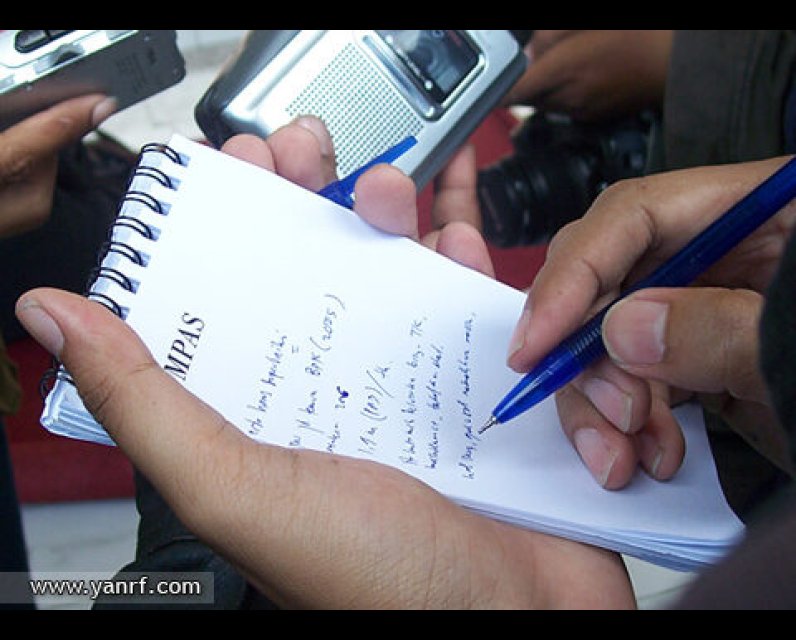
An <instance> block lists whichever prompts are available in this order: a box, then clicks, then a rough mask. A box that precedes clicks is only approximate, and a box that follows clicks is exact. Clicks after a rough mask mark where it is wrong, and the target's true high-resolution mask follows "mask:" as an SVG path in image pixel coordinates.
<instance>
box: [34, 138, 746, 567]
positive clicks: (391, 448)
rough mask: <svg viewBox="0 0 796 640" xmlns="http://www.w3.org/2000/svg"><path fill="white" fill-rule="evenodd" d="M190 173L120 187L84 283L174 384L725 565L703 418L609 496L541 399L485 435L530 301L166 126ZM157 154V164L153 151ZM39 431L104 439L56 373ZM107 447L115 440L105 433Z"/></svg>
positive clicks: (618, 542)
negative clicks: (116, 276) (98, 263)
mask: <svg viewBox="0 0 796 640" xmlns="http://www.w3.org/2000/svg"><path fill="white" fill-rule="evenodd" d="M169 146H171V147H172V148H174V149H175V150H177V151H179V152H180V153H181V154H183V155H184V156H186V157H188V158H189V161H188V164H187V166H186V167H183V166H179V165H176V164H174V163H172V162H170V161H169V160H168V158H167V157H166V156H164V155H162V154H146V155H145V156H144V157H143V160H142V162H143V163H147V164H154V165H157V166H158V167H159V168H160V169H161V170H163V171H164V172H165V173H167V174H168V175H170V176H171V177H172V178H173V179H174V180H175V184H176V188H175V189H173V190H172V189H167V188H165V187H162V186H160V185H159V184H157V182H156V181H155V180H153V179H151V178H148V177H142V178H136V179H135V180H134V181H133V183H132V185H131V190H134V191H143V192H147V193H149V194H151V195H152V196H153V197H154V198H156V199H157V200H158V201H159V202H163V203H166V204H167V208H168V211H167V212H166V215H161V214H159V213H155V212H154V211H151V210H150V209H149V208H148V207H146V206H142V205H140V204H139V203H138V202H137V201H135V200H134V199H130V202H128V203H127V204H126V205H125V207H124V208H123V209H122V213H123V215H127V216H130V217H137V218H140V219H141V220H142V221H144V222H146V223H147V224H148V225H151V226H152V227H157V228H158V229H159V236H158V238H157V240H155V241H153V240H148V239H145V238H144V237H143V236H142V234H140V233H138V232H136V231H135V230H133V229H131V228H130V227H128V226H121V225H119V227H118V229H117V232H116V233H117V239H118V240H119V242H120V243H122V242H123V243H124V244H126V245H128V246H131V247H133V248H135V249H136V251H138V252H140V253H141V254H142V255H144V256H145V257H146V258H147V259H146V265H145V266H137V265H135V264H133V263H132V262H131V261H130V260H129V258H127V257H125V256H124V255H123V254H121V253H117V252H113V253H111V254H108V258H107V259H106V266H111V267H114V268H116V269H118V270H120V271H123V272H124V273H125V274H126V275H127V276H128V277H129V278H130V279H131V281H132V282H133V283H134V285H135V288H136V290H135V292H134V293H130V292H127V291H126V290H125V289H124V288H122V287H121V286H119V285H118V284H116V283H115V282H114V281H113V280H112V279H110V278H101V279H100V280H98V281H97V283H96V285H95V289H96V290H97V291H99V292H101V293H104V294H105V295H107V296H108V297H109V298H111V299H113V300H115V301H116V303H117V304H118V305H119V306H120V307H121V308H122V309H123V310H124V313H125V314H126V320H127V322H128V323H129V324H130V325H131V326H132V327H133V328H134V329H135V330H136V331H137V332H138V334H139V335H140V336H141V337H142V339H143V340H144V341H145V343H146V344H147V345H148V346H149V348H150V350H151V351H152V354H153V356H154V358H155V359H156V360H157V361H158V362H159V363H160V364H161V365H162V366H163V367H164V368H166V370H167V371H169V372H170V373H171V374H172V375H174V377H176V378H177V379H180V380H181V382H183V384H184V385H185V386H186V387H187V388H188V389H190V390H191V391H192V392H194V393H195V394H196V395H198V396H199V397H201V398H202V399H203V400H205V401H206V402H208V403H209V404H210V405H212V406H213V407H214V408H216V409H217V410H218V411H220V412H221V413H222V414H223V415H224V416H225V417H226V418H227V419H229V420H230V421H231V422H233V423H234V424H236V425H237V426H238V427H239V428H240V429H241V430H242V431H244V432H245V433H247V434H249V435H250V436H251V437H252V438H255V439H257V440H260V441H262V442H268V443H272V444H276V445H280V446H285V447H303V448H310V449H317V450H323V451H328V452H330V453H333V454H338V455H345V456H355V457H359V458H365V459H369V460H372V461H374V462H379V463H383V464H386V465H390V466H393V467H397V468H399V469H401V470H403V471H405V472H406V473H408V474H411V475H412V476H415V477H416V478H418V479H420V480H422V481H424V482H426V483H428V484H429V485H431V486H432V487H434V488H436V489H437V490H439V491H441V492H442V493H444V494H446V495H447V496H449V497H450V498H451V499H453V500H455V501H457V502H459V503H461V504H462V505H464V506H466V507H468V508H470V509H473V510H476V511H478V512H481V513H484V514H485V515H488V516H490V517H494V518H498V519H501V520H506V521H509V522H512V523H515V524H517V525H519V526H523V527H529V528H532V529H536V530H541V531H547V532H551V533H555V534H557V535H562V536H565V537H569V538H573V539H576V540H582V541H587V542H592V543H594V544H598V545H601V546H604V547H606V548H609V549H613V550H616V551H620V552H623V553H627V554H630V555H634V556H637V557H640V558H642V559H645V560H648V561H650V562H654V563H656V564H660V565H663V566H667V567H670V568H674V569H683V570H692V569H695V568H698V567H700V566H703V565H706V564H711V563H713V562H715V561H716V560H717V559H718V558H720V557H722V556H723V555H724V554H725V553H726V552H727V551H728V549H729V548H730V547H731V546H732V545H733V544H734V543H735V542H736V541H737V539H738V536H740V535H741V534H742V531H743V527H742V524H741V523H740V521H739V520H738V519H737V517H736V516H735V515H734V513H733V512H732V511H731V509H730V508H729V507H728V505H727V503H726V500H725V498H724V496H723V494H722V491H721V487H720V485H719V482H718V478H717V474H716V470H715V466H714V463H713V459H712V455H711V451H710V448H709V445H708V441H707V437H706V434H705V429H704V424H703V421H702V415H701V411H700V410H699V409H698V408H697V407H695V406H686V407H682V408H680V409H678V412H677V416H678V418H679V420H680V422H681V424H682V427H683V430H684V433H685V435H686V438H687V453H686V459H685V463H684V465H683V468H682V469H681V470H680V472H679V473H678V474H677V476H676V477H675V478H674V479H673V480H671V481H669V482H656V481H653V480H651V479H649V478H648V477H647V476H646V475H645V474H643V473H641V472H639V473H638V475H637V476H636V477H635V478H634V480H633V481H632V483H631V485H630V486H629V487H628V488H626V489H624V490H621V491H613V492H612V491H606V490H604V489H602V488H601V487H599V486H598V485H597V484H596V483H595V481H594V480H593V478H592V477H591V476H590V475H589V473H588V471H587V470H586V469H585V467H584V465H583V463H582V462H581V461H580V460H579V458H578V456H577V454H576V453H575V451H574V449H573V447H572V445H571V444H570V443H569V442H568V441H567V439H566V437H565V436H564V435H563V433H562V430H561V428H560V425H559V421H558V416H557V413H556V409H555V404H554V401H553V400H552V399H550V400H548V401H545V402H543V403H542V404H541V405H539V406H537V407H536V408H534V409H533V410H531V411H529V412H527V413H526V414H525V415H523V416H521V417H519V418H517V419H515V420H513V421H512V422H510V423H508V424H506V425H498V426H496V427H493V428H492V429H491V430H490V431H488V432H487V433H485V434H484V435H483V436H478V435H477V431H478V429H479V428H480V426H481V425H482V424H483V423H484V422H485V421H486V419H487V418H488V417H489V415H490V413H491V411H492V409H493V407H494V405H495V403H496V402H497V401H498V400H499V399H500V398H501V397H502V396H503V395H504V394H505V393H506V391H507V390H508V389H509V388H510V387H512V386H513V385H514V384H515V383H516V382H517V381H518V379H519V376H518V374H516V373H515V372H513V371H511V370H510V369H509V368H508V367H507V366H506V364H505V353H506V348H507V345H508V343H509V339H510V336H511V333H512V331H513V328H514V325H515V323H516V321H517V319H518V318H519V316H520V312H521V310H522V307H523V304H524V300H525V295H524V294H523V293H522V292H520V291H517V290H515V289H512V288H510V287H508V286H506V285H504V284H501V283H499V282H497V281H494V280H492V279H489V278H487V277H485V276H483V275H481V274H478V273H476V272H474V271H472V270H470V269H467V268H465V267H462V266H461V265H458V264H456V263H454V262H452V261H450V260H448V259H446V258H444V257H442V256H440V255H438V254H435V253H434V252H432V251H430V250H428V249H426V248H424V247H422V246H420V245H419V244H417V243H415V242H413V241H411V240H409V239H406V238H400V237H396V236H391V235H389V234H386V233H383V232H381V231H379V230H377V229H374V228H373V227H371V226H369V225H368V224H366V223H365V222H363V221H362V220H361V219H360V218H358V217H357V216H356V215H355V214H354V213H352V212H351V211H348V210H347V209H344V208H342V207H339V206H337V205H335V204H333V203H331V202H329V201H327V200H325V199H323V198H321V197H319V196H317V195H316V194H314V193H311V192H309V191H307V190H305V189H302V188H300V187H297V186H295V185H293V184H291V183H289V182H287V181H285V180H283V179H281V178H279V177H278V176H276V175H274V174H271V173H269V172H267V171H264V170H262V169H259V168H257V167H254V166H252V165H249V164H247V163H245V162H243V161H240V160H237V159H234V158H232V157H229V156H226V155H224V154H222V153H220V152H218V151H215V150H213V149H211V148H209V147H206V146H203V145H201V144H198V143H195V142H192V141H190V140H187V139H185V138H182V137H180V136H174V137H173V138H172V139H171V140H170V141H169ZM150 156H151V157H150ZM42 422H43V424H44V425H45V426H46V427H47V428H48V429H50V430H51V431H53V432H56V433H61V434H65V435H69V436H70V437H77V438H83V439H89V440H95V441H103V438H104V439H105V441H108V440H107V435H106V434H105V433H104V431H103V430H102V429H101V427H99V426H98V425H96V424H95V423H94V422H93V419H92V418H91V417H90V416H88V415H87V414H85V412H84V409H83V408H82V404H81V403H80V400H79V398H78V396H77V394H76V392H75V390H74V387H73V386H72V385H71V384H70V383H68V382H59V383H58V384H57V385H56V387H55V388H54V389H53V391H52V392H51V393H50V395H49V396H48V398H47V402H46V406H45V411H44V415H43V418H42ZM108 442H109V441H108Z"/></svg>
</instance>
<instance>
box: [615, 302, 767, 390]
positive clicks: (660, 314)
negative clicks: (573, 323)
mask: <svg viewBox="0 0 796 640" xmlns="http://www.w3.org/2000/svg"><path fill="white" fill-rule="evenodd" d="M762 307H763V298H762V296H761V295H759V294H758V293H756V292H754V291H749V290H743V289H736V290H731V289H721V288H682V289H668V288H652V289H644V290H642V291H639V292H637V293H634V294H632V295H631V296H628V297H627V298H626V299H624V300H621V301H619V302H617V303H616V304H615V305H614V306H613V307H612V308H611V309H610V310H609V312H608V313H607V314H606V316H605V319H604V320H603V327H602V328H603V338H604V340H605V346H606V349H607V351H608V354H609V355H610V356H611V359H612V360H613V361H614V362H615V363H616V364H617V365H619V366H620V367H622V368H623V369H625V370H626V371H628V372H630V373H632V374H634V375H638V376H640V377H643V378H647V379H653V380H658V381H661V382H664V383H666V384H669V385H671V386H674V387H678V388H681V389H687V390H689V391H694V392H704V393H725V392H726V393H729V394H730V395H731V396H733V397H735V398H737V399H740V400H752V401H758V402H765V401H766V398H767V395H766V388H765V383H764V381H763V378H762V376H761V375H760V372H759V368H758V349H759V344H758V323H759V319H760V314H761V311H762Z"/></svg>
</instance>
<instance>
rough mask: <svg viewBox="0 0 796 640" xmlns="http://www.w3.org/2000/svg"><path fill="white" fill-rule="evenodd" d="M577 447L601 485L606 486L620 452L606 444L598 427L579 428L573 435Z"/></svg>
mask: <svg viewBox="0 0 796 640" xmlns="http://www.w3.org/2000/svg"><path fill="white" fill-rule="evenodd" d="M573 440H574V441H575V449H577V451H578V455H580V457H581V459H582V460H583V462H584V463H585V464H586V467H587V468H588V469H589V471H590V472H591V474H592V475H593V476H594V479H595V480H596V481H597V482H598V483H599V485H600V486H601V487H604V486H605V483H606V482H607V481H608V476H609V475H610V474H611V469H613V466H614V462H615V461H616V456H617V455H618V452H616V451H613V450H612V449H611V448H609V447H608V446H607V445H606V444H605V440H603V437H602V436H601V435H600V434H599V432H598V431H597V429H592V428H588V427H587V428H582V429H578V430H577V431H576V432H575V435H574V436H573Z"/></svg>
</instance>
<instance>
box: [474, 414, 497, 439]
mask: <svg viewBox="0 0 796 640" xmlns="http://www.w3.org/2000/svg"><path fill="white" fill-rule="evenodd" d="M497 422H498V421H497V418H496V417H495V416H489V420H487V421H486V424H485V425H484V426H483V427H481V428H480V429H479V430H478V435H479V436H480V435H481V434H482V433H484V431H486V430H487V429H489V428H490V427H493V426H494V425H496V424H497Z"/></svg>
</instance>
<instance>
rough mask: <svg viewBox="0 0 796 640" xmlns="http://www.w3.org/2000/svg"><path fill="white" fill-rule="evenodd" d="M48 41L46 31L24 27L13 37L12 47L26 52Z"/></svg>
mask: <svg viewBox="0 0 796 640" xmlns="http://www.w3.org/2000/svg"><path fill="white" fill-rule="evenodd" d="M47 42H49V37H48V36H47V32H46V31H44V30H39V29H24V30H22V31H20V32H19V33H18V34H17V35H16V38H14V47H15V48H16V50H17V51H19V52H20V53H28V52H29V51H33V50H34V49H38V48H39V47H41V46H42V45H45V44H47Z"/></svg>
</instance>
